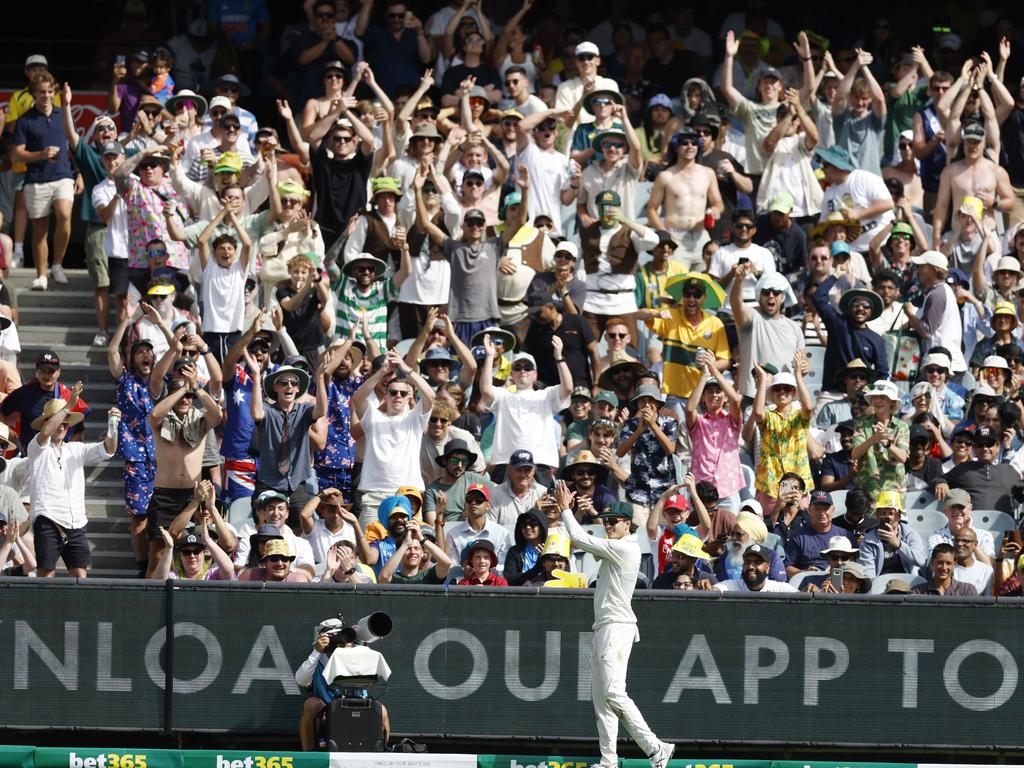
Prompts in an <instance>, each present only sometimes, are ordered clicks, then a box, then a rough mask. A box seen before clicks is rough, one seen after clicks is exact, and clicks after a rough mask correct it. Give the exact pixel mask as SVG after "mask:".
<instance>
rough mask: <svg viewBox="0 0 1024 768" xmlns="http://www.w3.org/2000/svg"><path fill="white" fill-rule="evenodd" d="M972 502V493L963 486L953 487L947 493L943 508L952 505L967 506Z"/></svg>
mask: <svg viewBox="0 0 1024 768" xmlns="http://www.w3.org/2000/svg"><path fill="white" fill-rule="evenodd" d="M970 503H971V494H969V493H968V492H967V491H965V490H964V489H963V488H952V489H950V491H949V493H947V494H946V500H945V502H944V503H943V504H942V508H943V509H949V508H950V507H966V506H968V505H969V504H970Z"/></svg>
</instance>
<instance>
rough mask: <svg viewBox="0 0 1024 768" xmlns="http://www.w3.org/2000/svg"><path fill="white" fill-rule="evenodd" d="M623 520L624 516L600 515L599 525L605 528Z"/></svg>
mask: <svg viewBox="0 0 1024 768" xmlns="http://www.w3.org/2000/svg"><path fill="white" fill-rule="evenodd" d="M623 520H625V518H624V517H602V518H601V525H603V526H604V527H605V528H613V527H615V526H616V525H618V524H619V523H621V522H622V521H623Z"/></svg>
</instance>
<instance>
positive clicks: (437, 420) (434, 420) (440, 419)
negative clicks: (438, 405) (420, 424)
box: [430, 416, 451, 424]
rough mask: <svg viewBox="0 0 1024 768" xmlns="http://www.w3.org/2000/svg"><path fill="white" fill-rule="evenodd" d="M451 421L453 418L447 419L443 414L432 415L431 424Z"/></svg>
mask: <svg viewBox="0 0 1024 768" xmlns="http://www.w3.org/2000/svg"><path fill="white" fill-rule="evenodd" d="M450 421H451V419H446V418H444V417H443V416H431V417H430V423H431V424H448V423H449V422H450Z"/></svg>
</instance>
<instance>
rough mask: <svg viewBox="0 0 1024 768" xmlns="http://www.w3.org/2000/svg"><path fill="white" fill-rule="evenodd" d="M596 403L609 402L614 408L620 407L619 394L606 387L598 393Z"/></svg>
mask: <svg viewBox="0 0 1024 768" xmlns="http://www.w3.org/2000/svg"><path fill="white" fill-rule="evenodd" d="M594 402H595V403H608V404H609V405H611V406H612V407H613V408H618V407H619V396H618V395H616V394H615V393H614V392H609V391H608V390H606V389H603V390H601V391H600V392H598V393H597V397H595V398H594Z"/></svg>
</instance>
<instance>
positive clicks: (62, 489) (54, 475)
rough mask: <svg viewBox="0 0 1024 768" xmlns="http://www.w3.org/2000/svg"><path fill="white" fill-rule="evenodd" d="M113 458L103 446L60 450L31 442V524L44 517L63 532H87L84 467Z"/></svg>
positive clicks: (49, 443)
mask: <svg viewBox="0 0 1024 768" xmlns="http://www.w3.org/2000/svg"><path fill="white" fill-rule="evenodd" d="M113 456H114V454H113V453H107V449H106V446H105V445H104V444H103V443H102V442H100V443H78V442H74V443H65V442H62V443H61V445H60V450H58V449H57V447H56V446H55V445H54V443H53V440H47V441H46V445H40V444H39V441H38V440H37V439H36V438H32V440H31V441H29V444H28V460H29V462H30V465H31V469H30V472H31V478H32V481H31V486H30V489H29V500H30V501H29V503H30V504H31V509H32V512H31V519H32V521H33V522H34V521H35V519H36V518H37V517H45V518H47V519H48V520H52V521H53V522H55V523H56V524H57V525H59V526H60V527H61V528H65V529H75V528H84V527H85V524H86V523H87V522H89V521H88V519H87V518H86V514H85V465H86V464H98V463H99V462H101V461H106V460H107V459H111V458H113Z"/></svg>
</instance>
